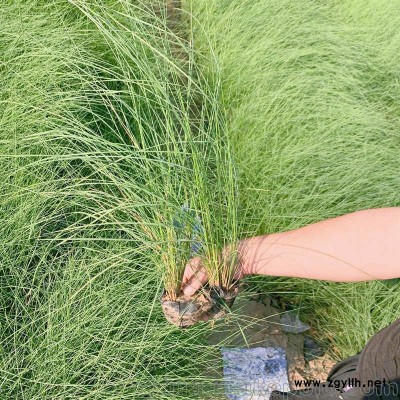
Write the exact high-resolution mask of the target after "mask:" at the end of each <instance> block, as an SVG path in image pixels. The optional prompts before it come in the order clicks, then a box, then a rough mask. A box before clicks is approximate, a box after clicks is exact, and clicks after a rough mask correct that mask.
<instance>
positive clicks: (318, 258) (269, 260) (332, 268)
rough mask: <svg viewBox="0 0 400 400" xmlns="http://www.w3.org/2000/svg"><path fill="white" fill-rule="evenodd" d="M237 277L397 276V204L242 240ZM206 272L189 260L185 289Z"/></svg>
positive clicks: (362, 278)
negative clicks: (254, 275)
mask: <svg viewBox="0 0 400 400" xmlns="http://www.w3.org/2000/svg"><path fill="white" fill-rule="evenodd" d="M238 252H239V259H240V270H239V271H238V278H241V277H243V276H246V275H252V274H260V275H269V276H287V277H297V278H307V279H318V280H326V281H336V282H355V281H366V280H375V279H390V278H398V277H400V207H393V208H378V209H370V210H363V211H357V212H354V213H351V214H347V215H343V216H340V217H336V218H331V219H328V220H325V221H321V222H317V223H314V224H311V225H307V226H305V227H302V228H299V229H295V230H292V231H287V232H280V233H273V234H270V235H264V236H256V237H252V238H248V239H243V240H241V241H240V242H239V245H238ZM206 282H207V275H206V273H205V271H204V268H203V267H202V265H201V259H200V258H198V257H197V258H195V259H192V260H190V262H189V263H188V265H187V266H186V269H185V274H184V279H183V286H182V288H183V291H184V293H185V294H186V295H189V296H190V295H193V294H194V293H195V292H196V290H198V289H199V288H200V287H201V286H202V285H203V284H204V283H206Z"/></svg>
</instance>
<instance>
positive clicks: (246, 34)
mask: <svg viewBox="0 0 400 400" xmlns="http://www.w3.org/2000/svg"><path fill="white" fill-rule="evenodd" d="M185 6H186V8H187V9H188V10H189V11H190V12H192V13H193V16H194V21H195V24H194V25H195V33H194V43H195V46H196V48H197V49H198V50H199V51H201V52H203V53H209V54H213V56H215V58H216V60H217V62H216V63H213V64H211V63H207V62H205V63H203V62H202V60H201V59H199V62H200V64H201V67H202V70H203V71H204V74H205V75H206V76H208V77H209V78H210V79H213V78H212V77H213V76H214V75H215V74H220V77H221V104H222V105H223V108H224V111H225V112H226V115H225V118H226V121H227V131H228V135H229V138H230V141H231V143H232V149H233V154H234V160H235V165H236V169H237V173H238V193H239V198H240V205H241V208H240V213H239V217H238V218H239V221H240V223H239V227H240V229H239V233H238V236H239V237H244V236H252V235H256V234H266V233H271V232H278V231H283V230H289V229H295V228H298V227H300V226H303V225H306V224H309V223H312V222H316V221H319V220H323V219H326V218H330V217H334V216H337V215H342V214H345V213H348V212H353V211H356V210H360V209H365V208H372V207H384V206H398V205H400V203H399V196H398V193H399V189H400V182H399V179H398V178H399V176H400V164H399V163H398V155H399V134H398V132H399V128H400V97H399V93H400V90H399V89H400V87H399V84H400V83H399V82H400V79H399V78H400V69H399V67H398V62H397V60H398V58H399V54H400V44H399V43H400V41H399V37H398V30H397V27H398V23H399V19H400V12H399V9H398V7H397V5H395V4H392V3H390V4H389V3H388V2H386V1H383V0H371V1H366V2H365V1H361V0H360V1H351V0H349V1H344V2H324V3H321V2H309V1H296V2H293V1H290V0H287V1H286V0H285V1H278V2H277V1H273V0H267V1H265V0H257V1H238V0H237V1H236V0H235V1H218V0H195V1H185ZM210 49H212V50H210ZM264 281H266V278H264ZM257 282H260V281H259V280H258V279H257ZM271 282H277V281H275V280H271ZM290 282H293V280H290ZM305 285H306V286H307V287H308V289H309V290H306V289H304V291H305V292H306V293H314V291H315V290H317V289H316V288H318V290H320V288H321V286H322V287H324V285H325V283H318V282H312V281H308V282H306V283H305ZM326 285H327V288H328V287H329V288H336V287H339V285H333V286H329V285H328V284H326ZM368 285H370V287H371V289H370V290H371V292H373V290H374V288H375V287H376V283H369V284H367V286H368ZM340 287H342V286H340ZM343 287H346V288H348V289H346V290H345V291H344V295H345V296H346V295H347V294H346V293H348V292H351V293H354V295H356V293H357V291H356V289H353V288H356V287H357V286H353V284H349V285H343ZM268 288H269V289H270V290H273V289H276V290H278V291H279V286H278V284H276V286H274V285H272V287H271V285H268ZM261 289H262V290H264V289H265V287H264V286H261ZM347 290H348V292H347ZM295 292H296V289H295V287H293V293H292V294H291V291H290V288H288V289H287V293H286V300H287V301H290V299H291V298H294V297H295V296H296V293H295ZM323 293H325V294H326V296H327V299H329V301H330V302H331V303H332V304H333V307H334V308H335V311H333V310H332V309H329V313H328V314H327V317H326V319H324V321H325V322H327V320H329V318H330V317H331V316H332V318H334V319H335V320H337V321H340V320H342V321H343V326H342V328H340V329H339V327H338V325H336V324H327V325H326V326H327V327H328V326H329V329H331V330H332V332H331V338H332V342H333V344H337V345H338V346H337V347H339V345H342V344H343V343H344V341H346V343H350V342H353V343H354V347H353V351H354V352H355V351H358V350H359V346H358V343H359V342H360V338H362V340H363V342H364V343H365V340H364V339H365V338H366V337H367V336H368V335H370V334H371V332H372V331H373V330H374V329H376V327H377V326H380V325H381V321H385V322H387V321H388V320H390V319H391V318H392V317H393V314H392V310H391V309H390V307H388V309H386V310H383V311H382V314H379V313H374V318H376V319H377V322H376V324H374V325H373V329H370V328H367V327H366V326H365V327H363V326H360V330H359V331H357V330H354V329H352V328H353V320H352V318H349V317H348V315H347V313H348V312H349V308H348V307H347V305H346V303H345V302H341V301H338V300H337V298H336V297H335V296H333V293H332V292H323ZM380 293H382V291H380ZM397 293H400V292H399V291H397ZM382 296H385V295H384V294H382ZM388 296H392V295H389V294H388ZM393 296H396V294H393ZM397 296H399V294H397ZM388 298H389V297H388ZM321 300H322V296H321V297H310V298H309V299H308V301H307V303H309V305H310V307H313V308H315V309H316V310H318V309H320V306H321ZM368 301H369V300H368V299H365V298H363V294H361V293H360V294H359V296H358V297H357V302H359V305H360V307H358V308H357V312H360V313H361V314H360V320H362V319H366V320H368V319H369V318H370V312H371V309H370V308H369V307H367V306H366V305H367V304H368ZM362 304H364V305H365V307H362V306H361V305H362ZM318 315H321V314H318ZM354 318H355V317H354ZM319 328H320V329H321V330H322V331H324V327H323V326H322V324H320V325H319ZM326 329H328V328H326ZM345 332H347V333H345ZM345 334H346V335H347V337H346V338H344V335H345ZM345 347H346V350H344V352H345V353H346V354H348V353H349V348H350V347H349V345H348V344H347V345H346V346H345Z"/></svg>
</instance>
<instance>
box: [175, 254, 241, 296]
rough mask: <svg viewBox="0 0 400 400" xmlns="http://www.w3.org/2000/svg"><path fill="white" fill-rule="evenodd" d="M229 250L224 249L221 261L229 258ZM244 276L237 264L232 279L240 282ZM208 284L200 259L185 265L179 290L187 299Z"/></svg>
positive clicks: (191, 260) (195, 258) (193, 259)
mask: <svg viewBox="0 0 400 400" xmlns="http://www.w3.org/2000/svg"><path fill="white" fill-rule="evenodd" d="M230 254H231V253H230V248H229V247H228V248H225V249H224V250H223V252H222V259H226V258H227V257H229V256H230ZM244 275H246V274H245V271H244V270H243V268H242V265H241V264H240V263H239V264H238V265H237V268H236V271H235V273H234V276H233V279H234V280H235V281H238V280H240V279H241V278H243V276H244ZM207 282H208V276H207V271H206V269H205V268H204V265H203V263H202V260H201V257H194V258H192V259H190V260H189V262H188V263H187V264H186V267H185V271H184V273H183V279H182V284H181V290H182V291H183V293H184V294H185V296H187V297H191V296H193V295H194V294H195V293H196V292H197V291H198V290H200V289H201V288H202V287H203V286H204V285H205V284H206V283H207Z"/></svg>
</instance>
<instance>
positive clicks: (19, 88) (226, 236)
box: [0, 0, 236, 400]
mask: <svg viewBox="0 0 400 400" xmlns="http://www.w3.org/2000/svg"><path fill="white" fill-rule="evenodd" d="M0 49H1V54H2V55H1V64H0V70H1V75H0V84H1V91H0V117H1V125H0V154H1V157H0V174H1V180H2V185H1V189H0V190H1V197H0V201H1V205H0V219H1V223H0V235H1V238H2V240H1V244H0V260H1V261H0V267H1V274H0V286H1V291H0V310H1V313H0V372H1V373H0V394H1V396H0V397H1V398H2V399H3V398H4V399H6V398H9V399H15V398H22V397H23V398H29V399H32V400H33V399H44V398H65V399H76V398H85V399H102V398H104V399H105V398H107V399H110V398H118V399H124V398H136V399H143V398H151V399H162V398H176V399H178V398H182V399H183V398H198V397H201V398H204V397H207V396H210V397H212V396H213V395H214V394H213V388H211V387H208V386H207V395H205V394H204V391H203V390H199V386H201V387H202V388H204V385H207V383H209V382H210V381H209V379H208V378H207V377H205V376H204V374H203V370H204V368H205V366H207V367H208V369H212V368H213V367H212V365H211V367H210V363H209V357H210V354H211V353H212V352H213V349H212V347H207V346H205V345H204V333H205V329H204V328H205V327H204V326H198V327H196V328H193V329H190V331H179V330H178V329H176V328H175V327H172V326H171V325H169V324H168V323H167V322H166V321H165V318H164V317H163V316H162V313H161V309H160V306H159V301H160V296H161V293H162V291H163V288H164V286H165V287H166V289H167V290H168V291H169V293H171V296H172V297H173V296H175V295H176V294H177V293H178V292H179V290H180V288H179V285H180V279H181V276H182V273H183V268H184V265H185V263H186V261H187V258H186V257H187V254H186V253H185V252H186V251H187V249H188V246H186V247H185V246H183V251H181V249H182V247H181V246H180V244H182V243H180V242H179V241H181V242H183V243H185V241H186V242H187V241H189V242H190V241H191V238H190V237H189V238H187V237H184V238H180V237H178V236H177V233H176V227H175V226H174V220H175V219H176V216H177V215H178V214H179V213H180V212H181V210H182V206H183V205H185V204H186V205H188V207H189V208H190V210H191V211H193V215H195V216H196V218H197V217H198V218H200V220H201V225H202V227H203V228H202V232H201V234H200V236H201V238H200V239H201V243H202V254H203V255H204V256H205V257H210V255H211V254H214V253H215V254H216V253H218V252H219V251H220V250H221V249H222V248H223V247H224V246H225V245H226V244H227V243H232V242H234V241H235V235H236V228H235V224H236V217H235V215H236V214H235V213H236V199H235V196H234V194H235V190H236V189H235V174H234V170H233V165H232V162H231V160H230V152H229V148H228V147H229V145H228V143H227V141H226V138H225V137H224V132H225V127H224V124H223V120H222V119H221V118H220V112H219V107H218V103H217V101H216V99H217V97H218V87H217V86H215V85H213V86H207V85H206V84H205V82H202V77H201V74H200V73H199V72H198V71H197V69H196V67H195V64H194V62H193V52H192V49H191V48H190V46H189V42H188V41H187V40H184V39H182V38H180V37H178V36H176V35H175V34H173V33H172V32H171V31H170V30H169V28H168V20H167V18H166V16H165V13H164V10H163V7H162V4H161V6H160V4H156V2H154V3H151V2H146V3H142V2H135V3H134V4H132V2H130V1H118V2H117V1H113V0H108V1H104V2H95V1H93V2H87V1H80V0H70V1H69V2H64V3H62V2H58V1H48V2H45V3H44V2H42V1H22V0H21V1H12V2H6V3H5V4H3V5H2V12H1V14H0ZM176 54H179V57H176ZM182 55H184V56H183V57H182ZM187 222H188V224H189V231H190V224H192V223H193V221H187ZM185 249H186V250H185ZM210 258H211V257H210ZM217 266H218V265H217ZM218 279H219V278H218V277H216V278H215V281H216V282H217V283H220V284H223V281H222V280H218Z"/></svg>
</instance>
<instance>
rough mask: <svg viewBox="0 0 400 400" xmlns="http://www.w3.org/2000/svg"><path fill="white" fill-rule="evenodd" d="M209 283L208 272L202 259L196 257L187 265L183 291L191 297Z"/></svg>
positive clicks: (182, 286)
mask: <svg viewBox="0 0 400 400" xmlns="http://www.w3.org/2000/svg"><path fill="white" fill-rule="evenodd" d="M207 282H208V276H207V272H206V270H205V268H204V266H203V264H202V262H201V258H200V257H194V258H192V259H191V260H189V262H188V263H187V264H186V267H185V271H184V273H183V279H182V285H181V289H182V291H183V293H184V294H185V296H188V297H191V296H193V295H194V294H195V293H196V292H197V291H198V290H200V289H201V288H202V287H203V285H205V284H206V283H207Z"/></svg>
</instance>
